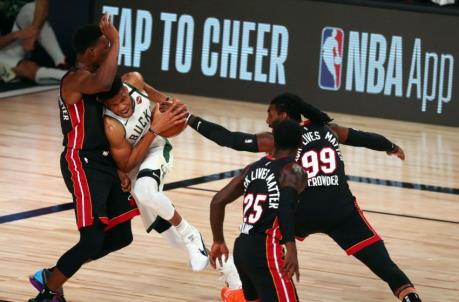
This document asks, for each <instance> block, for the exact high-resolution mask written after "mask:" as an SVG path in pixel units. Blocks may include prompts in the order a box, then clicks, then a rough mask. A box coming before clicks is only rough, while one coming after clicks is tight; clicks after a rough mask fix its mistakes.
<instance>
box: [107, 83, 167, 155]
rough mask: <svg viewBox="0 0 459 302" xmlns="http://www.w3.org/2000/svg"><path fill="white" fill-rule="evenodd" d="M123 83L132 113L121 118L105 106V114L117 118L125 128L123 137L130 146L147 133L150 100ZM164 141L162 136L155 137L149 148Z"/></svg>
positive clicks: (149, 119)
mask: <svg viewBox="0 0 459 302" xmlns="http://www.w3.org/2000/svg"><path fill="white" fill-rule="evenodd" d="M123 85H124V86H125V87H126V88H127V89H128V91H129V96H130V98H131V103H132V108H133V109H132V115H131V116H130V117H129V118H123V117H121V116H118V115H116V114H115V113H113V112H112V111H110V110H109V109H107V108H105V112H104V114H105V115H108V116H110V117H112V118H114V119H116V120H118V121H119V122H120V123H121V124H122V125H123V126H124V130H125V133H126V135H125V137H126V139H127V140H128V142H129V144H130V145H131V146H134V145H136V144H137V143H138V142H139V141H140V139H141V138H142V137H143V136H144V135H145V134H146V133H147V131H148V128H149V127H150V121H151V108H150V106H151V102H150V99H148V98H147V97H146V96H144V95H143V94H141V93H139V92H138V91H137V90H136V89H134V88H132V87H130V86H129V85H126V84H125V83H123ZM164 143H165V139H164V138H162V137H158V138H156V139H155V140H154V141H153V143H152V144H151V146H150V148H155V147H158V146H160V145H162V144H164Z"/></svg>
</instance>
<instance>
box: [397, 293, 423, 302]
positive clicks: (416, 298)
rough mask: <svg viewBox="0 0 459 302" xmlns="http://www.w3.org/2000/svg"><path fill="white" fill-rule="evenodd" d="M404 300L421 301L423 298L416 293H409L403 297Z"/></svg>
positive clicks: (408, 301) (405, 301)
mask: <svg viewBox="0 0 459 302" xmlns="http://www.w3.org/2000/svg"><path fill="white" fill-rule="evenodd" d="M402 301H403V302H421V298H419V295H418V294H416V293H409V294H408V295H406V296H405V297H403V300H402Z"/></svg>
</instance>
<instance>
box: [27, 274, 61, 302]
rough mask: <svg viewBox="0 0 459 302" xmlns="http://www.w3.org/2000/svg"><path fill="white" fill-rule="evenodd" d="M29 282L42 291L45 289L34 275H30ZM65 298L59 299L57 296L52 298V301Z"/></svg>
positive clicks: (57, 301)
mask: <svg viewBox="0 0 459 302" xmlns="http://www.w3.org/2000/svg"><path fill="white" fill-rule="evenodd" d="M29 282H30V284H32V286H33V287H35V289H36V290H37V291H38V292H39V293H40V292H41V291H42V290H43V286H42V285H41V283H40V282H39V281H37V280H36V279H35V278H34V277H33V276H29ZM62 301H65V300H59V299H57V298H53V299H51V302H62Z"/></svg>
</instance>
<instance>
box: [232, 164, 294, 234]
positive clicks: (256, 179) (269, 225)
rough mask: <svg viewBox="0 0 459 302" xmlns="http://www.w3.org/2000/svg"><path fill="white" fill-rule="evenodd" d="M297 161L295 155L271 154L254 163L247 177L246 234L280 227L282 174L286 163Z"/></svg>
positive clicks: (259, 232)
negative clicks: (278, 217) (280, 178)
mask: <svg viewBox="0 0 459 302" xmlns="http://www.w3.org/2000/svg"><path fill="white" fill-rule="evenodd" d="M294 162H295V159H294V158H293V157H281V158H279V159H274V158H272V157H271V156H269V155H268V156H266V157H263V158H262V159H260V160H258V161H257V162H255V163H254V164H252V166H251V167H250V170H249V171H248V173H247V175H246V176H245V178H244V201H243V223H242V225H241V233H242V234H246V235H251V234H271V232H272V231H273V230H274V229H277V228H278V221H277V216H278V209H279V198H280V186H279V176H280V172H281V170H282V168H283V167H284V166H285V165H287V164H289V163H294ZM271 235H272V234H271ZM274 236H276V237H277V236H281V234H280V233H278V234H274Z"/></svg>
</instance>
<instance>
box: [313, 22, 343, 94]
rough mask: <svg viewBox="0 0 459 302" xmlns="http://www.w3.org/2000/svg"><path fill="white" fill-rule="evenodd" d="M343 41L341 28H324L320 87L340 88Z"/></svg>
mask: <svg viewBox="0 0 459 302" xmlns="http://www.w3.org/2000/svg"><path fill="white" fill-rule="evenodd" d="M343 41H344V33H343V30H342V29H341V28H337V27H324V28H323V30H322V43H321V47H320V66H319V87H320V88H322V89H325V90H338V89H339V88H340V87H341V75H342V62H343Z"/></svg>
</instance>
